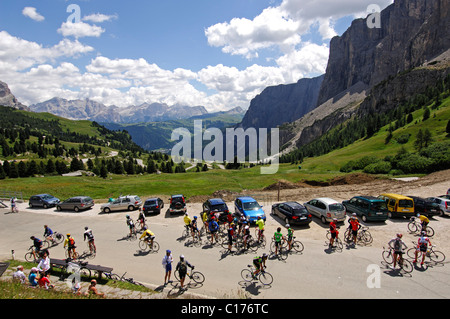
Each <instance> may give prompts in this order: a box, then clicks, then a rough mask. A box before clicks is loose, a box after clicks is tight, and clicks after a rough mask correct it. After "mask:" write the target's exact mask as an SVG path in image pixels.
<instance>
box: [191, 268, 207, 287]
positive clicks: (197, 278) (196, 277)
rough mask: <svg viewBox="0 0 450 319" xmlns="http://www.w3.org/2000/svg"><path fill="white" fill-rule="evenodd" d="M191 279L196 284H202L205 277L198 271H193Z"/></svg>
mask: <svg viewBox="0 0 450 319" xmlns="http://www.w3.org/2000/svg"><path fill="white" fill-rule="evenodd" d="M191 278H192V280H194V281H195V282H196V283H198V284H202V283H203V282H204V281H205V276H204V275H203V274H202V273H201V272H199V271H194V272H193V273H192V275H191Z"/></svg>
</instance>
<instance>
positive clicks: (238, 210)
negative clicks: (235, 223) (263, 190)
mask: <svg viewBox="0 0 450 319" xmlns="http://www.w3.org/2000/svg"><path fill="white" fill-rule="evenodd" d="M234 209H235V210H234V212H235V215H237V216H240V215H241V214H242V215H244V216H245V217H246V218H247V221H248V222H249V223H255V222H256V221H257V219H258V216H261V218H262V219H263V220H264V221H265V220H266V214H265V213H264V211H263V209H262V206H261V205H259V204H258V202H257V201H256V200H255V199H254V198H252V197H238V198H236V199H235V201H234Z"/></svg>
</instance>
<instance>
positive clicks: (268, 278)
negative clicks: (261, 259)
mask: <svg viewBox="0 0 450 319" xmlns="http://www.w3.org/2000/svg"><path fill="white" fill-rule="evenodd" d="M255 271H256V269H255V268H254V267H253V266H252V265H247V268H244V269H242V271H241V277H242V279H244V280H245V281H246V282H252V281H254V280H259V282H260V283H261V284H263V285H264V286H269V285H271V284H272V282H273V276H272V275H271V274H270V273H268V272H267V271H265V270H264V269H263V270H261V271H260V272H259V273H258V274H257V275H256V276H255V275H254V272H255Z"/></svg>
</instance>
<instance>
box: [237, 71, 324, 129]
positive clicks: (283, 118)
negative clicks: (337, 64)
mask: <svg viewBox="0 0 450 319" xmlns="http://www.w3.org/2000/svg"><path fill="white" fill-rule="evenodd" d="M323 78H324V76H323V75H322V76H319V77H315V78H312V79H301V80H299V81H298V82H297V83H294V84H287V85H278V86H271V87H267V88H266V89H264V91H262V92H261V94H259V95H257V96H256V97H255V98H254V99H253V100H252V101H251V103H250V107H249V109H248V111H247V113H246V114H245V116H244V118H243V120H242V123H241V124H240V126H241V127H242V128H244V129H246V128H248V127H254V128H256V129H258V128H272V127H277V126H279V125H282V124H283V123H286V122H293V121H295V120H296V119H299V118H301V117H302V116H303V115H305V114H307V113H308V112H310V111H311V110H313V109H314V107H315V106H316V103H317V97H318V94H319V89H320V86H321V83H322V80H323Z"/></svg>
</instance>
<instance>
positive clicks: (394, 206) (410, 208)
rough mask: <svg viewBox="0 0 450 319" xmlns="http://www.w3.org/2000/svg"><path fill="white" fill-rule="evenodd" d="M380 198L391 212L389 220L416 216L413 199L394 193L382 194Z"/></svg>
mask: <svg viewBox="0 0 450 319" xmlns="http://www.w3.org/2000/svg"><path fill="white" fill-rule="evenodd" d="M378 198H380V199H383V200H384V201H385V202H386V205H387V208H388V210H389V218H392V217H407V218H411V216H414V215H415V213H414V201H413V200H412V198H410V197H407V196H404V195H400V194H392V193H384V194H380V196H378Z"/></svg>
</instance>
